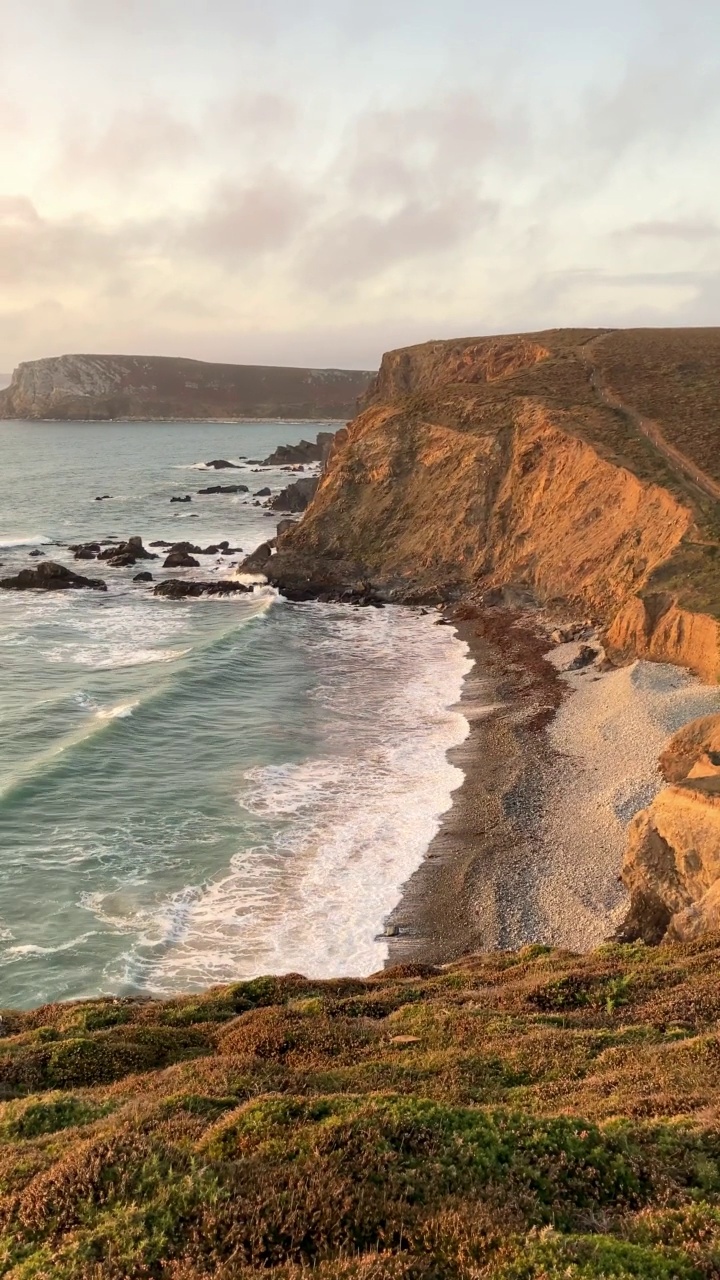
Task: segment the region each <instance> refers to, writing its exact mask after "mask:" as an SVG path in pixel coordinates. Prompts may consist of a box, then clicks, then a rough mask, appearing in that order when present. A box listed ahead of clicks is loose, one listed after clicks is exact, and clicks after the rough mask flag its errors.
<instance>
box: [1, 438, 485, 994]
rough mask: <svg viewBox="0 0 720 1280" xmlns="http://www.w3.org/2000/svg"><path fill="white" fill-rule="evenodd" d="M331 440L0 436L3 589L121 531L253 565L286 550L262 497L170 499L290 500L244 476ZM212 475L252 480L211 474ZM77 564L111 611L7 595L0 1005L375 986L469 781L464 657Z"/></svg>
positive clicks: (358, 619) (380, 613)
mask: <svg viewBox="0 0 720 1280" xmlns="http://www.w3.org/2000/svg"><path fill="white" fill-rule="evenodd" d="M317 429H318V427H310V426H308V425H307V424H301V425H298V424H289V423H284V424H283V423H272V424H258V423H252V424H247V425H243V424H240V425H236V424H232V425H197V424H187V425H184V424H172V425H170V424H168V425H157V424H152V425H151V424H147V425H145V424H108V425H98V424H90V423H85V424H64V425H51V424H12V423H4V424H0V456H1V457H2V463H1V464H0V562H2V567H1V568H0V576H9V575H10V574H14V573H16V572H17V570H18V569H19V568H22V567H26V566H28V565H33V564H37V563H38V560H37V559H31V558H30V552H31V551H32V550H33V549H36V548H39V549H42V550H43V551H44V552H45V553H46V555H47V556H48V557H50V558H52V559H55V560H59V561H61V562H63V563H66V564H70V565H73V564H74V562H73V559H72V555H71V553H69V552H68V551H67V550H66V549H65V548H64V547H63V546H62V545H57V544H67V543H69V542H76V541H86V540H89V539H101V538H104V537H119V538H126V537H129V536H131V535H133V534H140V535H142V537H143V539H144V540H145V543H146V545H147V544H148V543H149V542H151V541H153V540H155V539H158V538H166V539H168V540H181V539H187V540H189V541H192V542H196V543H198V544H199V545H201V546H206V545H209V544H212V543H217V542H218V541H221V540H222V539H224V538H227V539H228V540H229V541H230V542H231V544H232V545H233V546H235V547H242V548H243V551H244V552H247V551H249V550H252V549H253V547H254V546H256V545H258V544H259V543H260V542H261V541H263V540H264V539H265V538H267V537H268V536H269V535H270V534H271V533H272V532H274V521H273V520H271V519H270V518H268V516H267V514H266V512H265V511H264V509H262V508H257V507H254V506H253V505H252V501H253V497H252V493H251V494H250V495H247V496H246V495H240V496H223V497H203V498H201V497H197V496H195V497H194V501H193V503H192V504H187V505H176V504H173V505H171V504H170V497H171V496H172V495H173V494H182V493H191V494H193V495H195V494H196V493H197V490H198V489H200V488H203V487H205V486H206V485H208V484H211V483H216V482H220V483H229V482H233V481H237V482H240V483H247V484H249V485H250V487H251V490H255V489H259V488H261V487H262V486H264V485H266V484H267V485H269V486H270V487H271V488H272V489H273V491H276V490H278V489H279V488H281V487H283V485H284V484H285V483H287V480H288V476H287V474H286V473H284V472H282V471H280V470H270V471H267V470H266V471H263V472H260V473H255V472H254V470H253V467H252V466H251V465H249V464H248V463H245V462H243V463H240V462H239V458H240V455H245V456H246V458H263V457H265V456H266V455H267V454H269V453H270V452H271V450H272V449H273V448H274V446H275V445H276V444H278V443H286V442H293V441H297V440H299V439H300V438H301V437H303V436H305V437H307V436H309V435H310V436H311V435H314V433H315V431H316V430H317ZM220 457H222V458H229V459H234V460H235V461H237V462H238V464H239V465H240V466H242V468H243V469H242V470H240V471H232V472H218V473H215V472H208V471H206V470H201V469H198V464H201V463H202V462H203V461H207V460H210V459H212V458H220ZM104 493H109V494H111V495H112V498H111V500H109V501H106V502H96V501H95V500H94V499H95V496H96V495H97V494H104ZM232 558H233V559H235V560H237V559H238V558H240V557H237V556H236V557H232ZM161 564H162V561H157V562H153V563H152V564H150V565H149V566H148V567H149V568H150V569H151V570H152V571H153V572H154V573H155V574H156V576H162V575H163V571H162V569H161V568H160V566H161ZM75 567H77V568H78V569H80V571H81V572H83V573H87V574H89V575H97V576H101V577H103V578H104V579H105V580H106V582H107V584H108V592H107V595H102V594H99V593H95V592H84V591H80V592H67V593H66V592H61V593H56V594H43V593H35V592H32V593H22V594H20V593H18V594H16V593H12V592H2V593H0V1005H29V1004H34V1003H38V1002H40V1001H47V1000H52V999H65V998H71V997H79V996H88V995H92V994H95V993H97V992H127V991H138V990H141V991H151V992H171V991H178V990H190V989H195V988H201V987H205V986H207V985H209V984H210V983H212V982H220V981H227V980H230V979H233V978H236V977H245V976H251V975H254V974H257V973H260V972H284V971H288V970H296V971H297V970H300V971H304V972H306V973H310V974H314V975H324V974H327V975H329V974H332V973H341V972H356V973H362V972H369V971H371V970H373V969H377V968H379V967H380V966H381V965H382V963H383V960H384V958H385V944H384V943H383V942H382V941H378V940H377V934H378V932H379V931H380V930H381V929H382V925H383V921H384V919H385V917H386V916H387V914H388V913H389V911H390V910H392V908H393V907H394V906H395V904H396V903H397V901H398V900H399V897H400V893H401V886H402V884H403V882H404V881H405V880H406V879H407V877H408V875H409V874H410V873H411V872H412V871H413V870H414V869H415V868H416V866H417V865H418V864H419V862H420V861H421V859H422V856H423V853H424V851H425V849H426V848H427V845H428V843H429V841H430V839H431V838H432V836H433V834H434V832H435V830H436V829H437V824H438V818H439V816H440V814H441V813H442V812H443V811H444V810H445V809H447V807H448V806H449V804H450V799H451V793H452V790H453V789H454V788H455V787H456V786H457V785H459V782H460V781H461V776H460V774H459V771H458V770H457V769H455V768H454V767H453V766H451V765H450V764H449V763H448V762H447V759H446V751H447V748H448V747H449V746H451V745H453V744H454V743H457V742H459V741H461V740H462V738H463V737H464V735H465V733H466V730H467V725H466V722H465V720H464V718H463V717H462V716H461V715H459V714H458V712H457V711H456V710H453V709H452V707H453V704H454V703H455V702H456V701H457V698H458V696H459V693H460V689H461V685H462V679H463V675H464V674H465V672H466V671H467V670H468V668H469V665H470V664H469V662H468V659H467V654H466V649H465V646H464V645H462V644H461V643H460V642H459V641H458V640H457V639H456V638H455V636H454V633H453V632H452V630H451V629H450V628H446V627H436V626H434V625H433V618H432V617H423V616H421V615H420V613H419V611H414V610H403V609H399V608H388V609H384V610H373V609H356V608H349V607H342V606H335V605H319V604H302V605H296V604H290V603H288V602H286V601H283V600H282V599H281V598H280V597H279V596H278V595H277V593H276V592H274V591H273V590H272V589H271V588H269V587H267V586H264V585H258V586H257V587H256V588H255V590H254V592H253V595H252V596H243V597H237V598H235V599H232V598H231V599H224V600H192V601H187V602H171V601H165V600H159V599H155V598H153V595H152V588H151V587H147V586H144V585H140V584H136V583H133V582H132V578H133V575H134V573H136V572H137V570H138V568H141V567H144V566H137V567H136V568H135V569H126V570H119V569H118V570H113V569H108V568H107V566H106V565H104V564H103V565H100V564H97V565H96V564H95V563H94V562H88V563H85V562H83V563H81V564H79V565H77V566H75ZM188 573H189V574H190V575H191V576H193V575H194V576H196V577H197V576H199V575H202V576H207V575H209V574H211V573H212V574H219V575H221V576H229V575H230V574H232V573H233V568H232V567H231V565H230V563H229V561H228V559H227V558H226V559H225V560H221V559H219V558H218V557H214V556H211V557H203V558H202V570H197V569H195V570H190V571H188ZM167 576H178V575H177V571H173V572H172V574H169V575H167Z"/></svg>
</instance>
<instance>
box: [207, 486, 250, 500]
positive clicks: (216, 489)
mask: <svg viewBox="0 0 720 1280" xmlns="http://www.w3.org/2000/svg"><path fill="white" fill-rule="evenodd" d="M249 492H250V490H249V488H248V486H247V485H246V484H211V485H210V486H209V488H207V489H198V494H202V495H203V497H205V496H206V495H207V494H211V493H249Z"/></svg>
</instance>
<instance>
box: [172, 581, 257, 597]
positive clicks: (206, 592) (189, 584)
mask: <svg viewBox="0 0 720 1280" xmlns="http://www.w3.org/2000/svg"><path fill="white" fill-rule="evenodd" d="M249 591H252V587H250V586H247V585H246V583H244V582H233V581H231V580H229V579H223V578H221V579H220V580H219V581H216V582H194V581H190V579H187V578H184V579H181V578H168V579H167V580H166V581H165V582H159V583H158V585H157V586H156V588H155V590H154V592H153V595H156V596H161V597H163V598H164V599H166V600H186V599H188V597H190V598H195V597H198V596H237V595H247V593H248V592H249Z"/></svg>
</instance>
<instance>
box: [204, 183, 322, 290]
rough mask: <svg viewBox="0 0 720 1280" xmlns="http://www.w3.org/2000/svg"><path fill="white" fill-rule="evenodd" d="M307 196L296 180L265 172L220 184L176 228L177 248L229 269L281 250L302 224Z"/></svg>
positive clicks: (309, 199)
mask: <svg viewBox="0 0 720 1280" xmlns="http://www.w3.org/2000/svg"><path fill="white" fill-rule="evenodd" d="M313 203H314V200H313V197H312V195H311V194H310V192H309V191H308V190H307V189H306V188H305V187H304V186H302V185H301V184H300V183H298V182H294V181H293V180H292V179H290V178H288V177H285V176H284V175H283V174H282V173H279V172H275V171H268V172H266V173H264V174H262V175H258V176H257V177H256V179H255V180H254V181H253V182H251V183H250V184H248V185H239V184H238V185H235V184H231V183H223V184H221V185H220V186H219V187H218V188H217V189H216V191H215V192H214V193H213V195H212V197H211V199H210V201H209V202H208V204H207V205H206V207H205V208H204V209H203V210H202V211H201V212H200V213H199V214H197V215H196V216H194V217H190V218H188V219H187V220H186V221H185V222H184V224H182V223H181V224H180V225H179V228H178V238H179V242H180V244H181V246H182V247H184V248H185V249H189V250H191V251H193V252H194V253H196V254H200V255H202V256H204V257H206V258H209V259H213V260H214V261H216V262H221V263H223V264H225V265H226V266H228V267H230V268H233V267H238V266H240V265H241V264H243V263H245V262H248V261H249V260H252V259H253V258H255V257H256V256H257V255H259V254H266V253H269V252H271V251H278V250H280V249H283V248H284V247H285V246H286V245H288V244H289V243H290V241H291V240H292V239H293V238H294V237H295V236H296V235H297V234H298V232H299V231H300V230H301V229H302V228H303V227H304V226H305V224H306V223H307V220H308V218H309V217H310V213H311V210H312V208H313Z"/></svg>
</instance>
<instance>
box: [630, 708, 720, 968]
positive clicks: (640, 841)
mask: <svg viewBox="0 0 720 1280" xmlns="http://www.w3.org/2000/svg"><path fill="white" fill-rule="evenodd" d="M661 768H662V770H663V772H664V774H665V776H666V777H668V778H670V779H671V782H670V785H669V786H667V787H665V788H664V789H663V790H662V791H661V792H660V793H659V795H658V796H656V798H655V800H654V801H653V802H652V804H651V805H650V806H649V807H648V808H647V809H644V810H643V811H642V812H641V813H638V814H637V815H636V817H635V818H633V820H632V822H631V824H630V828H629V832H628V845H627V850H626V853H625V859H624V863H623V872H622V878H623V883H624V884H625V886H626V888H627V889H628V891H629V893H630V895H631V909H630V915H629V917H628V920H627V921H626V923H625V926H624V928H623V930H622V936H623V937H624V938H625V939H627V940H632V939H634V938H642V939H643V940H644V941H646V942H651V943H652V942H659V941H660V940H661V938H663V937H669V938H672V939H676V940H680V941H690V940H692V939H693V938H696V937H698V936H700V935H701V934H704V933H708V932H710V931H712V930H717V929H720V715H711V716H705V717H703V718H702V719H701V720H695V721H693V722H691V723H690V724H689V725H686V726H685V727H684V728H683V729H681V730H680V732H679V733H678V734H676V735H675V737H674V738H673V739H672V741H671V743H670V745H669V746H668V748H667V749H666V751H665V752H664V753H663V756H662V757H661Z"/></svg>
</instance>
